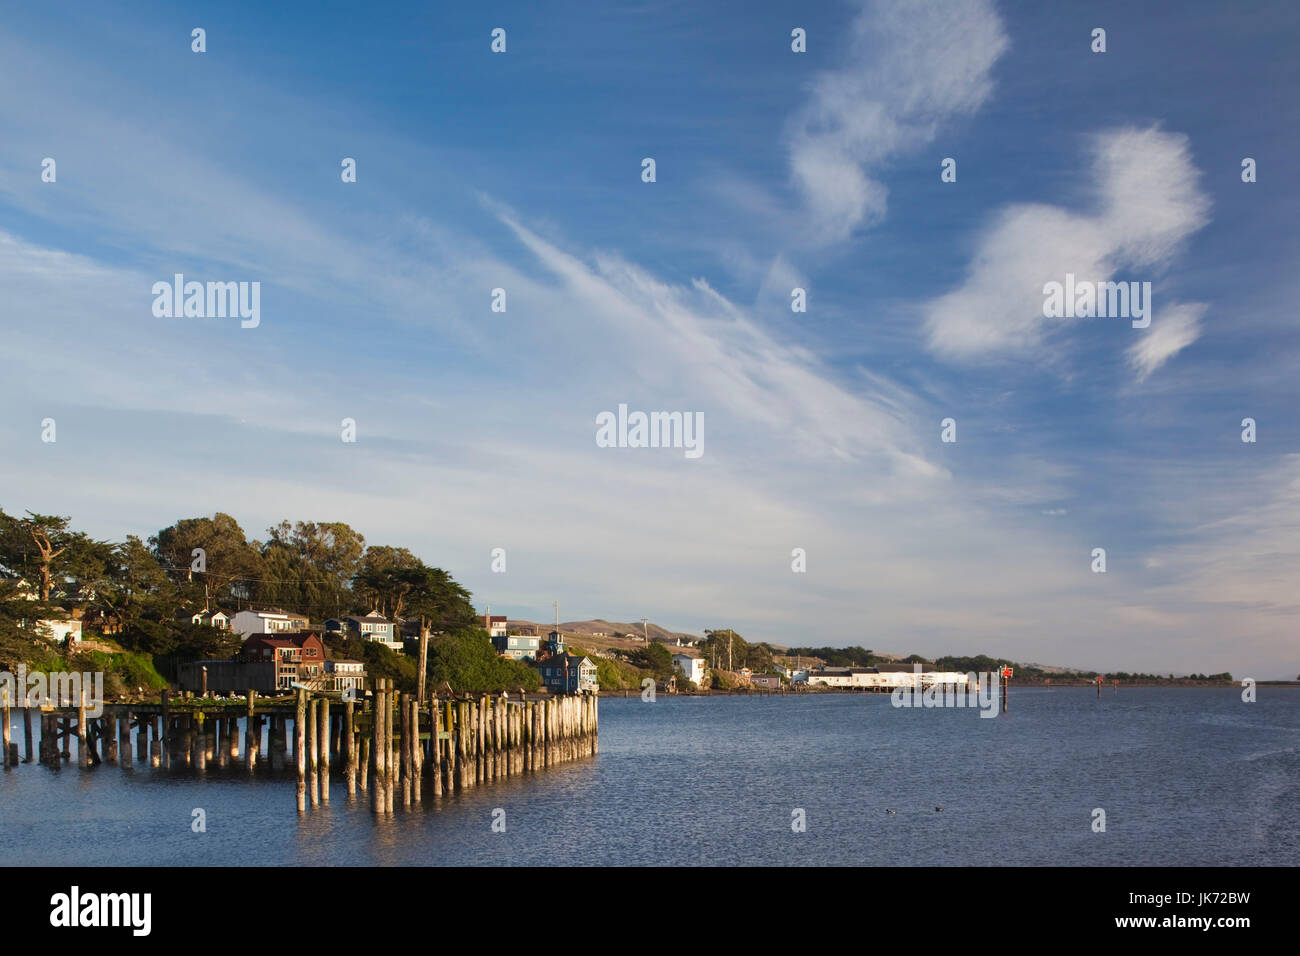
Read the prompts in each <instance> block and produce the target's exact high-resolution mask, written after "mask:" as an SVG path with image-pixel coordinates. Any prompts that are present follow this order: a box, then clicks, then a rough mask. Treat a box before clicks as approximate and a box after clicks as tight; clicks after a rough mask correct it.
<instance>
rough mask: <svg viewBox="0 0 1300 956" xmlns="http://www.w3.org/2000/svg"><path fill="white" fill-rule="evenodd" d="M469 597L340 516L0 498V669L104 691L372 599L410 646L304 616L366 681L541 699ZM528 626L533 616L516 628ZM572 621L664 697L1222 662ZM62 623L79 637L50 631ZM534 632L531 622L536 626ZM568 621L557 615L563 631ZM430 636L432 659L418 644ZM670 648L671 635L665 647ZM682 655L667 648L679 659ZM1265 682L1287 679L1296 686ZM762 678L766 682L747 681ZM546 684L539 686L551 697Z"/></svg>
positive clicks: (167, 678) (632, 686)
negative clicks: (960, 650) (1108, 661)
mask: <svg viewBox="0 0 1300 956" xmlns="http://www.w3.org/2000/svg"><path fill="white" fill-rule="evenodd" d="M470 599H471V594H470V592H469V591H468V590H466V589H465V588H464V587H462V586H461V585H460V584H458V583H457V582H456V581H455V580H454V579H453V578H452V577H451V575H450V574H448V573H447V572H446V571H444V570H442V569H441V568H438V567H431V566H427V565H425V564H424V562H423V561H422V560H421V559H420V558H419V557H417V556H416V555H414V554H413V553H411V552H410V551H408V550H407V549H405V548H400V547H391V546H387V545H374V544H367V542H366V539H365V537H364V536H363V535H362V534H360V533H359V532H357V531H355V530H354V529H352V528H351V527H350V526H348V525H347V524H344V523H342V522H304V521H299V522H296V523H290V522H289V521H281V522H280V523H279V524H278V525H275V526H273V527H271V528H268V529H267V532H266V538H265V539H264V540H259V539H252V540H250V539H249V538H248V536H247V535H246V534H245V533H244V531H243V529H242V528H241V527H240V525H239V523H238V522H237V521H236V520H235V519H234V518H233V517H231V516H230V515H228V514H225V513H222V512H218V513H216V514H214V515H212V516H211V517H199V518H187V519H182V520H179V521H177V522H176V523H175V524H172V525H170V526H168V527H166V528H162V529H160V530H159V531H157V532H156V533H155V534H152V535H150V536H149V537H148V538H147V539H145V538H140V537H137V536H135V535H128V536H127V538H126V540H125V541H122V542H110V541H100V540H96V539H94V538H92V537H90V536H89V535H87V534H86V533H84V532H81V531H78V530H76V529H74V528H73V527H72V526H71V521H70V519H69V518H68V517H63V516H57V515H42V514H36V513H34V512H30V511H28V512H26V514H25V515H24V516H22V517H18V516H14V515H10V514H7V513H5V512H4V511H3V510H0V671H9V672H14V671H16V670H17V668H18V667H19V666H20V665H24V666H26V667H27V669H28V670H29V671H36V670H41V671H47V672H57V671H83V672H84V671H93V672H103V673H104V690H105V694H106V696H107V697H110V698H118V697H123V696H127V695H130V696H132V697H137V698H140V697H149V696H155V695H156V694H157V693H158V692H160V691H161V690H163V689H164V688H167V687H175V686H176V683H177V679H178V674H179V670H180V667H181V665H182V664H185V663H187V662H190V661H195V660H203V659H220V658H228V657H231V656H233V655H234V654H235V653H236V652H237V651H238V650H239V647H240V645H241V642H242V638H241V637H240V636H239V635H237V634H234V633H232V632H231V631H230V630H227V629H223V628H220V627H214V626H211V625H210V624H206V623H196V620H197V619H198V616H199V614H200V612H203V611H206V610H220V611H225V612H227V613H233V612H234V611H236V610H240V609H250V608H251V609H257V610H269V609H284V610H287V611H291V612H294V613H298V614H302V615H304V616H306V617H307V618H308V619H309V620H310V621H313V622H321V621H324V620H326V619H329V618H343V617H344V616H347V615H353V614H361V615H364V614H366V613H367V612H370V611H375V612H377V613H379V614H380V615H382V616H383V617H384V618H385V619H387V620H390V621H393V622H396V624H397V626H398V628H399V631H398V633H399V635H400V637H401V638H402V639H403V641H404V646H403V649H401V650H392V649H390V648H388V647H385V646H384V645H383V644H381V643H378V642H375V641H369V640H365V639H362V638H361V637H360V636H358V635H354V634H341V633H339V632H334V631H324V630H323V629H322V628H321V627H320V625H319V623H316V624H313V625H312V630H314V631H315V632H317V633H318V634H319V636H320V637H321V639H322V641H323V642H324V643H325V645H326V648H327V652H328V654H329V655H330V657H332V658H342V659H349V660H355V661H360V662H362V663H364V664H365V666H366V674H367V677H368V678H369V679H370V680H374V679H385V680H389V681H392V682H393V685H394V686H395V688H396V689H397V690H399V691H412V690H415V689H416V687H417V684H418V669H419V661H420V660H421V658H422V657H423V658H425V659H426V666H425V671H426V673H425V677H426V681H428V682H431V683H432V684H434V685H438V684H443V683H445V684H446V685H447V686H448V687H450V688H452V689H453V690H454V692H456V693H469V692H501V691H509V692H511V693H519V692H527V693H537V692H538V690H539V688H540V686H541V681H540V679H539V673H538V670H537V668H536V667H534V666H531V665H530V664H528V663H525V662H523V661H518V660H513V659H511V658H508V657H503V656H501V655H499V654H498V653H497V651H496V649H495V648H494V647H493V645H492V642H491V640H490V639H489V637H488V632H487V630H486V629H485V626H484V625H485V622H484V619H483V617H482V616H480V615H479V614H478V613H477V612H476V611H475V609H474V607H473V605H472V604H471V601H470ZM519 623H526V622H519ZM606 624H607V622H579V623H578V624H577V625H575V626H576V627H577V628H578V629H577V630H574V629H573V627H570V629H569V630H568V631H564V633H563V636H564V639H565V642H566V646H567V649H568V650H569V652H570V653H571V654H574V655H576V656H578V657H584V656H585V657H588V658H589V659H590V660H591V661H592V662H593V663H594V664H595V665H596V669H597V682H598V684H599V686H600V688H601V691H602V692H604V693H607V694H609V696H619V695H620V694H623V693H627V694H631V693H633V692H635V693H641V692H642V691H643V690H644V688H645V687H646V686H647V682H648V681H654V683H655V684H656V687H657V692H660V693H663V692H667V693H683V694H690V693H708V692H715V693H731V692H734V693H755V694H761V693H782V692H797V693H840V692H847V693H854V692H860V691H857V690H855V689H853V688H826V687H808V686H799V687H798V689H797V690H795V687H796V686H797V685H794V684H792V682H791V681H792V678H793V677H794V676H795V675H796V674H798V673H799V672H800V671H808V670H810V669H812V670H815V669H817V668H821V667H865V668H874V667H882V666H883V667H888V668H890V669H895V670H897V669H901V668H902V667H903V666H906V668H907V669H908V670H911V666H910V665H913V664H916V663H920V664H921V665H922V666H923V667H925V668H926V669H927V670H937V671H948V672H954V671H955V672H960V673H969V672H972V671H973V672H976V673H981V672H993V671H997V670H999V669H1001V668H1002V667H1008V666H1009V667H1012V668H1013V669H1014V671H1015V677H1014V678H1013V684H1015V685H1019V686H1049V684H1050V686H1051V687H1070V686H1093V685H1095V682H1096V680H1097V678H1098V677H1101V678H1102V680H1103V682H1104V685H1105V686H1112V681H1115V680H1118V681H1119V683H1120V684H1121V685H1122V686H1217V685H1228V684H1231V683H1232V681H1233V679H1232V675H1231V674H1227V673H1224V674H1211V675H1204V674H1190V675H1184V676H1175V675H1173V674H1170V675H1168V676H1167V677H1166V676H1162V675H1155V674H1130V673H1125V672H1114V673H1105V674H1099V673H1097V672H1088V671H1069V670H1065V669H1061V668H1044V667H1041V666H1040V665H1035V664H1024V663H1019V662H1016V661H1012V660H1008V659H1006V658H997V657H989V656H986V655H977V656H973V657H961V656H944V657H938V658H936V659H934V660H930V659H926V658H923V657H921V656H920V655H915V654H913V655H910V656H908V657H898V656H897V655H887V654H877V653H875V652H873V651H872V650H870V649H867V648H863V647H838V648H837V647H784V646H781V645H777V644H772V643H769V642H751V641H748V640H746V639H745V638H744V637H743V636H742V635H741V634H739V633H737V632H736V631H735V630H734V629H725V630H724V629H718V630H706V631H705V632H704V637H703V638H699V637H697V636H695V635H686V634H672V633H670V632H666V631H664V630H663V629H662V628H658V627H656V628H654V630H655V632H656V638H655V639H654V640H651V639H650V637H649V633H648V631H647V630H645V627H646V625H645V623H644V622H643V623H642V625H641V626H640V627H634V626H630V625H616V626H615V627H617V628H624V629H625V630H623V631H619V630H614V631H613V633H612V635H611V634H609V633H606V632H605V631H603V630H594V631H590V632H584V631H583V630H582V628H583V626H585V625H596V626H598V627H600V628H603V627H604V626H605V625H606ZM68 626H72V627H74V628H75V630H76V632H77V633H79V634H80V640H73V639H72V638H70V637H69V638H65V639H59V638H58V637H57V636H56V634H55V633H54V632H55V630H56V629H58V628H61V627H62V628H64V629H65V630H66V627H68ZM534 627H536V625H534ZM562 631H563V626H562ZM424 644H427V647H425V648H424V649H425V651H427V653H425V654H420V653H418V648H419V647H420V645H424ZM670 645H671V646H670ZM675 656H676V657H677V660H674V657H675ZM682 658H700V659H702V661H703V663H704V665H705V666H704V668H703V673H704V675H705V676H704V679H703V683H704V684H705V686H704V687H697V686H696V685H695V684H694V683H692V682H691V681H690V680H688V679H687V677H686V674H685V673H684V672H683V670H682V666H681V659H682ZM1257 683H1261V684H1269V685H1273V684H1276V685H1279V686H1286V685H1287V684H1288V682H1285V681H1279V682H1270V681H1259V682H1257ZM758 684H768V685H774V686H766V687H763V686H756V685H758ZM543 693H544V691H543Z"/></svg>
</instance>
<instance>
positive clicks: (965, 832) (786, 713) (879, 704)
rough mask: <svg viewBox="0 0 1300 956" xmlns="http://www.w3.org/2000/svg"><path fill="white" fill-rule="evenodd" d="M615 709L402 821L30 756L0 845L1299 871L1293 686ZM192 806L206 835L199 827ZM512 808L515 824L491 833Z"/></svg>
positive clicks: (461, 857)
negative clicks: (594, 733) (801, 817)
mask: <svg viewBox="0 0 1300 956" xmlns="http://www.w3.org/2000/svg"><path fill="white" fill-rule="evenodd" d="M600 715H601V739H600V749H601V752H600V754H599V755H598V756H596V757H594V758H591V759H587V760H583V761H579V762H576V763H571V764H568V765H565V766H563V767H560V768H559V769H557V770H552V771H547V772H545V773H542V774H539V775H537V776H533V777H524V778H522V779H519V780H511V781H509V782H506V783H499V784H492V785H487V786H484V787H481V788H477V789H475V790H473V791H470V792H469V793H468V794H462V795H456V796H452V797H449V798H448V797H444V798H442V799H441V800H440V801H438V802H436V803H435V804H434V805H433V807H432V808H430V809H426V810H425V811H424V812H422V813H403V812H402V811H401V810H400V808H399V809H398V812H397V813H396V814H394V816H393V817H391V818H387V819H377V818H375V817H373V816H372V815H371V813H370V811H369V809H368V803H366V802H365V801H361V802H359V803H357V804H354V805H349V803H348V800H347V794H346V791H345V788H344V786H343V785H342V784H340V783H337V782H336V783H335V784H334V786H333V788H332V790H331V794H332V796H331V800H332V802H331V804H330V806H329V807H328V808H324V809H318V810H315V811H309V812H308V813H306V814H305V815H303V816H301V817H300V816H299V815H298V813H297V811H296V810H295V807H294V785H293V782H292V779H290V778H281V779H275V780H271V779H265V778H258V779H254V780H249V779H248V777H247V775H246V774H244V773H242V772H229V771H227V772H210V773H209V774H208V775H207V776H206V777H205V778H202V779H200V778H198V777H195V776H182V775H177V774H173V773H168V772H165V771H162V770H154V769H152V768H150V767H148V766H144V767H140V766H138V765H137V767H136V768H135V769H134V770H127V769H125V768H121V767H116V766H110V765H104V766H101V767H99V768H97V769H95V770H92V771H82V770H80V769H78V768H76V767H65V768H64V769H63V770H61V771H58V772H53V771H49V770H46V769H44V768H42V767H40V766H39V765H36V764H30V765H24V766H21V767H19V768H17V769H14V770H9V771H6V772H3V774H2V775H0V860H3V861H4V863H5V864H6V865H42V864H59V865H91V866H114V865H152V864H159V865H182V864H194V865H201V866H202V865H243V864H256V865H367V864H383V865H424V864H438V865H466V864H473V865H494V864H495V865H518V864H537V865H548V864H593V865H599V864H649V865H659V864H684V865H694V864H706V865H709V864H739V865H774V864H796V865H818V864H820V865H843V864H870V865H903V864H913V865H915V864H940V865H942V864H967V865H970V864H974V865H993V864H999V863H1013V864H1080V865H1133V864H1153V865H1209V864H1225V865H1247V866H1250V865H1262V864H1272V865H1296V864H1300V822H1298V821H1297V813H1298V812H1300V693H1297V692H1296V691H1294V690H1272V691H1270V690H1269V689H1268V688H1263V689H1261V690H1260V692H1259V700H1258V702H1256V703H1253V704H1244V703H1242V701H1241V697H1240V691H1239V690H1234V689H1222V690H1220V689H1214V690H1206V689H1195V688H1138V689H1128V690H1122V691H1121V692H1120V693H1119V694H1118V695H1117V696H1114V695H1112V694H1111V692H1110V691H1109V690H1108V691H1106V692H1105V693H1104V695H1103V697H1102V698H1101V700H1097V699H1096V697H1095V691H1093V690H1090V689H1088V688H1055V689H1053V690H1050V691H1047V690H1042V689H1029V688H1015V687H1013V688H1012V696H1011V712H1010V713H1009V714H1007V715H1005V716H1002V717H999V718H997V719H995V720H990V719H982V718H980V717H979V715H978V712H977V711H973V710H943V709H938V710H908V709H896V708H894V707H892V706H891V705H890V700H889V697H887V696H885V695H820V696H808V697H785V698H780V697H755V698H662V697H661V698H660V699H659V700H657V701H656V702H654V703H653V704H648V703H643V702H642V701H640V700H639V699H635V698H634V699H631V700H621V699H606V700H602V701H601V705H600ZM936 806H942V807H943V812H942V813H936V812H935V809H934V808H935V807H936ZM196 807H201V808H203V809H204V810H205V811H206V814H207V832H206V833H193V832H192V831H191V828H190V823H191V818H192V817H191V813H192V811H193V809H194V808H196ZM498 807H500V808H503V809H504V810H505V812H506V832H505V833H493V832H492V830H491V821H492V812H493V810H494V809H495V808H498ZM886 807H890V808H894V809H896V810H897V811H898V812H897V813H896V814H887V813H885V808H886ZM1095 807H1101V808H1103V809H1104V810H1105V811H1106V815H1107V832H1105V833H1093V832H1092V829H1091V821H1092V810H1093V808H1095ZM794 808H802V809H803V810H804V811H805V812H806V815H807V832H805V833H794V832H792V831H791V826H790V821H791V811H792V810H793V809H794Z"/></svg>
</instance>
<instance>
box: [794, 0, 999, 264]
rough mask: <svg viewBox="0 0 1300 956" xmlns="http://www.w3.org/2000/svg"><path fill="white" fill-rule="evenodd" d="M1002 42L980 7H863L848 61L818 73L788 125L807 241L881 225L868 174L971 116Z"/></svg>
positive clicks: (882, 204) (933, 1)
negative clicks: (805, 100) (808, 95)
mask: <svg viewBox="0 0 1300 956" xmlns="http://www.w3.org/2000/svg"><path fill="white" fill-rule="evenodd" d="M1007 46H1008V40H1007V36H1006V33H1005V32H1004V30H1003V28H1002V21H1001V19H1000V18H999V17H998V15H997V12H996V10H995V9H994V8H993V5H992V4H991V3H989V2H987V0H964V2H960V3H952V2H945V0H919V2H912V3H906V4H899V3H884V2H876V0H873V2H869V3H867V4H866V5H865V6H864V7H863V9H862V11H861V13H860V14H859V15H858V17H857V18H856V19H855V20H854V22H853V24H852V26H851V27H850V44H849V48H850V54H849V62H848V64H847V65H845V66H844V67H842V68H840V69H837V70H830V71H827V72H823V73H821V74H820V75H819V76H818V77H817V78H816V80H815V81H814V82H813V88H812V96H811V98H810V100H809V102H808V103H807V104H806V105H805V107H804V108H803V109H802V110H800V111H799V113H798V114H796V115H795V116H794V117H793V118H792V120H791V124H790V131H789V139H790V171H791V175H792V178H793V180H794V183H795V186H796V187H797V189H798V190H799V192H800V194H801V195H802V197H803V199H804V202H805V204H806V206H807V209H808V211H809V213H810V214H811V216H812V224H811V230H812V236H811V237H810V238H811V239H812V240H814V241H819V242H835V241H839V240H842V239H845V238H847V237H848V236H849V235H850V234H851V233H852V231H853V230H854V229H855V228H856V227H857V226H859V225H862V224H864V223H865V224H870V223H873V222H877V221H879V220H880V219H883V218H884V215H885V209H886V197H887V195H888V191H887V190H886V188H885V186H884V184H883V183H881V182H880V181H879V179H877V178H875V176H874V175H873V173H874V171H875V170H877V169H879V167H880V166H881V165H883V164H884V163H885V162H886V161H888V160H889V159H891V158H892V157H894V156H896V155H898V154H900V153H903V152H905V151H908V150H912V149H917V148H919V147H921V146H924V145H925V144H926V143H929V142H931V141H932V140H933V139H934V137H935V135H936V133H937V131H938V128H939V126H940V125H941V124H942V123H944V122H947V121H949V120H952V119H953V118H956V117H958V116H962V115H967V114H970V113H973V112H975V110H977V109H978V108H979V107H980V106H981V105H982V104H983V103H984V101H985V100H986V99H987V98H988V96H989V94H990V93H991V92H992V89H993V81H992V78H991V76H990V73H991V71H992V68H993V65H994V64H995V63H996V62H997V60H998V58H999V57H1000V56H1001V55H1002V53H1003V52H1004V51H1005V50H1006V49H1007Z"/></svg>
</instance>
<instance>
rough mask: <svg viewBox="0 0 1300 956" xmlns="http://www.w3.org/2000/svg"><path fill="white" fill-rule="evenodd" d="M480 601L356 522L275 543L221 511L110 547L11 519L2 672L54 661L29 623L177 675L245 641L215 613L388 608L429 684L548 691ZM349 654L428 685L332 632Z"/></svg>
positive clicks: (48, 522) (0, 563)
mask: <svg viewBox="0 0 1300 956" xmlns="http://www.w3.org/2000/svg"><path fill="white" fill-rule="evenodd" d="M470 598H471V595H470V592H469V591H468V590H466V589H465V588H464V587H462V586H461V585H460V584H459V583H457V582H456V581H455V580H454V579H453V578H452V576H451V575H450V574H448V573H447V572H446V571H444V570H443V569H441V568H438V567H430V566H428V565H426V564H425V563H424V562H423V561H422V560H421V559H420V558H419V557H417V556H416V555H414V554H412V553H411V552H410V551H409V550H407V549H406V548H399V547H391V546H388V545H368V544H367V543H366V539H365V537H364V536H363V535H362V534H361V533H360V532H358V531H356V530H355V529H353V528H352V527H350V526H349V525H347V524H345V523H343V522H337V521H335V522H314V521H298V522H293V523H291V522H289V521H281V522H280V523H279V524H277V525H274V526H272V527H270V528H268V529H267V530H266V536H265V538H262V539H251V540H250V539H249V537H248V536H247V535H246V534H245V532H244V530H243V528H241V527H240V525H239V522H238V521H236V520H235V519H234V518H233V517H231V516H230V515H228V514H225V513H222V512H218V513H217V514H215V515H212V516H211V517H198V518H185V519H182V520H179V521H177V522H175V523H174V524H172V525H169V526H167V527H165V528H162V529H160V530H159V531H157V532H156V533H155V534H152V535H150V536H149V537H148V538H146V539H142V538H140V537H137V536H135V535H128V536H127V537H126V540H124V541H120V542H112V541H102V540H98V539H96V538H94V537H92V536H90V535H88V534H86V533H85V532H84V531H80V530H78V529H76V528H74V527H72V525H71V520H70V518H68V517H66V516H59V515H44V514H36V513H34V512H30V511H28V512H26V513H25V514H24V515H22V516H16V515H10V514H8V513H6V512H5V511H4V510H3V509H0V666H8V665H9V664H13V665H15V666H16V665H17V664H18V663H28V662H30V661H32V660H37V659H41V658H42V657H43V655H44V656H48V651H49V648H48V647H44V646H42V644H41V642H40V640H39V635H38V634H35V633H34V632H33V631H32V629H31V627H30V626H27V627H23V626H22V625H23V624H24V623H25V622H32V621H34V620H41V619H50V618H61V617H67V616H69V615H70V614H71V613H72V612H73V611H76V612H78V613H79V616H80V620H81V622H82V627H83V633H85V634H88V635H90V636H98V637H102V638H104V639H107V640H111V641H112V642H113V643H115V644H116V645H118V646H120V647H121V648H123V649H124V650H126V651H130V652H135V653H138V654H144V655H148V656H149V657H151V658H152V659H153V662H154V663H155V665H156V666H157V667H158V670H159V671H160V672H162V673H163V674H166V675H168V676H172V675H174V674H175V672H176V669H177V666H178V664H179V663H180V662H181V661H185V660H196V659H200V658H214V657H228V656H230V655H231V654H233V653H234V652H235V651H236V650H237V649H238V647H239V644H240V640H239V638H238V636H237V635H234V634H232V633H231V632H229V631H225V630H220V629H218V628H214V627H210V626H206V625H202V624H194V623H192V621H191V618H192V617H193V616H194V614H195V613H196V612H198V611H202V610H204V609H205V608H211V609H214V610H216V609H220V610H224V611H226V612H227V613H233V612H235V611H237V610H239V609H242V608H255V609H259V610H265V609H268V608H271V607H281V608H284V609H285V610H288V611H293V612H297V613H302V614H304V615H306V616H307V617H308V618H310V619H311V620H313V621H316V622H319V621H321V620H324V619H326V618H331V617H335V618H341V617H344V616H347V615H351V614H365V613H367V612H370V611H377V612H378V613H380V614H382V615H383V616H384V617H385V618H387V619H388V620H390V621H394V622H397V623H401V622H408V623H412V622H413V624H414V626H413V628H412V629H413V630H416V631H417V633H418V634H419V646H420V656H419V661H420V662H425V666H426V679H428V678H431V679H433V680H435V681H441V680H447V681H448V682H449V683H451V684H452V687H453V688H456V689H474V690H486V689H504V688H506V687H515V686H520V685H523V686H525V687H528V688H529V689H531V688H532V687H535V686H536V685H537V679H536V672H535V671H533V670H532V669H531V668H527V667H526V666H522V665H518V664H517V663H516V662H513V661H500V660H499V659H498V658H497V655H496V654H495V652H494V650H493V648H492V645H491V643H490V641H489V640H488V639H487V634H486V632H485V631H483V630H482V629H481V627H480V626H479V622H478V618H477V616H476V614H475V612H474V609H473V606H472V604H471V603H470ZM326 643H327V644H329V645H331V650H332V652H334V653H335V654H336V655H339V654H340V653H347V654H348V655H350V656H353V657H355V658H356V659H361V660H365V661H366V663H367V664H368V665H370V666H371V667H372V668H373V671H372V672H373V673H374V675H375V676H381V677H391V678H393V679H394V680H396V681H398V683H399V685H402V686H405V685H406V684H408V683H409V684H410V685H411V689H413V690H414V689H416V685H417V684H418V683H419V674H418V670H419V664H418V663H417V662H416V661H412V660H410V659H408V658H406V657H405V655H401V654H394V653H392V652H391V651H389V650H388V649H387V648H385V647H383V646H382V645H378V644H376V643H374V642H371V641H361V640H353V639H350V638H348V637H347V636H346V635H332V634H327V635H326Z"/></svg>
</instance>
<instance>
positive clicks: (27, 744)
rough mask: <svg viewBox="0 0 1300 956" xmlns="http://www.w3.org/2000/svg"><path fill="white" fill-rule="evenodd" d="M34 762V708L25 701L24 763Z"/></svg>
mask: <svg viewBox="0 0 1300 956" xmlns="http://www.w3.org/2000/svg"><path fill="white" fill-rule="evenodd" d="M31 762H32V709H31V708H30V707H28V706H27V704H26V702H24V703H23V763H31Z"/></svg>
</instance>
